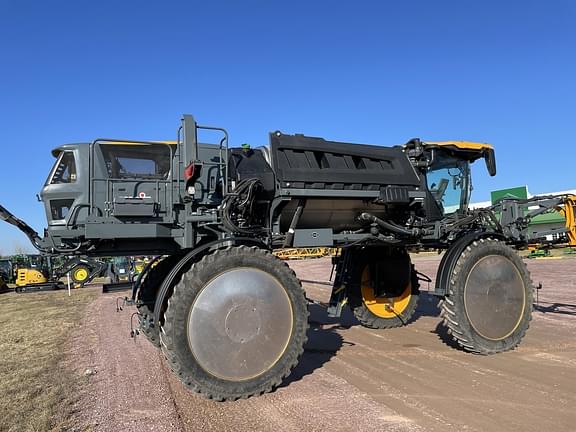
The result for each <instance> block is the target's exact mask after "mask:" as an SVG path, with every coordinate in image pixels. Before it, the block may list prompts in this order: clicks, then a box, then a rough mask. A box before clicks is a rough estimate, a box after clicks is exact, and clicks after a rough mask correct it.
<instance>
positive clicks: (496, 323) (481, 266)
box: [464, 255, 526, 340]
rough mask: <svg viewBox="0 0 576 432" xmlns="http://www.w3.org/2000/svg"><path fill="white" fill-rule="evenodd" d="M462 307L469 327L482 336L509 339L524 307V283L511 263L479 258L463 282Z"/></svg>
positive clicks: (491, 256) (497, 257)
mask: <svg viewBox="0 0 576 432" xmlns="http://www.w3.org/2000/svg"><path fill="white" fill-rule="evenodd" d="M464 305H465V309H466V314H467V316H468V319H469V320H470V324H471V325H472V327H473V328H474V330H476V331H477V332H478V333H479V334H480V335H481V336H482V337H484V338H486V339H490V340H502V339H505V338H507V337H508V336H510V335H511V334H512V333H513V332H514V331H515V330H516V329H517V328H518V325H519V324H520V322H521V321H522V317H523V315H524V311H525V307H526V293H525V286H524V280H523V279H522V276H521V274H520V272H519V270H518V269H517V268H516V266H515V265H514V263H513V262H512V261H510V260H509V259H508V258H506V257H505V256H501V255H489V256H486V257H483V258H481V259H480V260H479V261H478V262H477V263H476V264H475V265H474V267H472V269H471V270H470V273H469V274H468V277H467V279H466V284H465V287H464Z"/></svg>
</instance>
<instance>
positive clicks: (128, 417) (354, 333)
mask: <svg viewBox="0 0 576 432" xmlns="http://www.w3.org/2000/svg"><path fill="white" fill-rule="evenodd" d="M438 262H439V259H438V257H435V256H432V257H421V258H417V259H416V260H415V264H416V267H417V269H418V270H419V271H421V272H423V273H426V274H428V275H430V276H434V274H435V271H436V267H437V265H438ZM291 266H292V267H293V268H294V269H295V270H296V272H297V273H298V275H299V277H300V278H301V279H302V280H304V281H306V282H304V286H305V288H306V290H307V293H308V296H309V297H311V298H314V299H317V300H320V301H327V300H328V297H329V294H330V287H329V286H327V285H326V284H325V282H326V281H327V280H328V278H329V274H330V268H331V267H330V262H329V260H327V259H317V260H311V261H296V262H291ZM528 266H529V269H530V271H531V273H532V279H533V280H534V282H535V283H536V284H538V283H540V282H541V283H542V284H543V289H542V290H540V292H539V305H538V306H537V310H536V312H535V313H534V319H533V321H532V324H531V328H530V330H529V332H528V335H527V336H526V338H525V339H524V341H523V343H522V344H521V346H520V347H519V348H517V349H516V350H515V351H513V352H508V353H504V354H499V355H495V356H488V357H484V356H476V355H471V354H467V353H464V352H461V351H458V350H456V349H453V348H451V347H450V346H448V345H447V344H446V340H445V337H444V333H443V332H442V329H441V328H440V327H438V324H439V322H440V319H439V317H438V307H437V301H436V299H435V298H433V297H432V296H429V295H427V294H426V293H424V294H423V295H422V300H421V304H420V307H419V308H418V312H417V315H418V318H417V320H416V321H415V322H413V323H411V324H410V325H408V326H407V327H404V328H399V329H393V330H384V331H378V330H369V329H365V328H363V327H360V326H359V325H357V322H356V321H355V320H354V318H353V317H352V316H351V314H350V313H349V312H347V313H345V314H344V316H343V317H342V319H340V320H334V319H331V318H328V317H327V316H326V313H325V311H324V310H323V309H322V308H320V307H319V306H311V308H310V311H311V317H310V326H311V327H310V331H309V339H310V340H309V342H308V343H307V345H306V351H305V354H304V357H303V359H302V361H301V363H300V364H299V366H298V367H297V368H296V369H295V371H294V372H293V374H292V375H291V376H290V377H289V378H288V380H287V382H285V383H284V385H283V386H282V387H280V388H279V389H278V390H277V391H275V392H273V393H271V394H267V395H264V396H261V397H257V398H251V399H248V400H243V401H237V402H226V403H215V402H211V401H208V400H205V399H203V398H201V397H197V396H196V395H194V394H191V393H190V392H188V391H187V390H186V389H185V388H184V387H183V386H182V385H181V384H180V383H179V382H178V381H177V379H176V378H175V377H174V376H172V374H171V373H169V372H168V371H167V369H166V367H165V365H164V362H163V361H162V359H161V355H160V353H159V352H158V351H157V350H156V349H155V348H153V347H152V346H151V345H150V344H149V343H148V342H147V341H146V340H145V338H144V337H143V336H140V337H138V338H136V339H135V340H134V339H131V338H130V336H129V331H130V315H131V313H132V312H134V311H133V308H126V309H125V310H124V311H123V312H120V313H116V309H115V299H116V297H117V296H118V295H102V296H101V297H100V298H99V299H98V300H97V301H96V302H95V304H94V307H92V308H90V309H89V314H88V316H87V317H86V320H85V323H84V326H83V332H82V333H81V334H80V335H77V336H76V338H75V342H74V343H75V346H76V348H75V353H76V356H77V357H78V358H81V360H79V361H77V364H78V365H79V367H81V368H84V369H88V368H94V369H95V370H96V372H97V373H96V374H95V375H93V376H90V377H88V378H87V379H88V380H89V385H88V387H87V391H86V394H85V395H84V398H83V402H82V411H81V416H82V418H83V419H84V420H85V421H84V422H85V423H86V424H87V425H90V427H91V428H92V429H93V430H96V431H164V430H170V431H179V430H185V431H253V430H258V431H278V430H282V431H298V430H307V431H316V430H317V431H320V430H336V431H348V430H354V431H365V430H366V431H367V430H370V431H374V430H386V431H442V432H446V431H478V432H480V431H526V432H529V431H534V432H536V431H538V432H540V431H542V430H543V429H545V428H546V429H550V430H554V431H555V432H559V431H574V430H576V411H574V406H576V392H575V390H574V389H576V341H575V340H574V335H575V334H576V259H573V258H566V259H562V260H534V261H529V262H528ZM422 288H423V289H426V288H427V287H426V286H424V287H422Z"/></svg>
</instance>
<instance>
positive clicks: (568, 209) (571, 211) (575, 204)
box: [558, 195, 576, 246]
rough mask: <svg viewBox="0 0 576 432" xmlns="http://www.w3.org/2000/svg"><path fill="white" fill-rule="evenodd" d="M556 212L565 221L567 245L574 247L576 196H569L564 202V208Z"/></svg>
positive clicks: (575, 240)
mask: <svg viewBox="0 0 576 432" xmlns="http://www.w3.org/2000/svg"><path fill="white" fill-rule="evenodd" d="M558 211H559V212H560V213H561V214H562V215H563V216H564V219H566V229H567V230H568V232H567V236H568V244H569V245H570V246H576V195H569V196H568V197H567V198H566V199H565V200H564V207H561V208H559V209H558Z"/></svg>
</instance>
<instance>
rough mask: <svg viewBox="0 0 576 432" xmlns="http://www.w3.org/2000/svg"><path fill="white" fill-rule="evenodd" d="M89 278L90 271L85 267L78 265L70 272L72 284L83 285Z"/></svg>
mask: <svg viewBox="0 0 576 432" xmlns="http://www.w3.org/2000/svg"><path fill="white" fill-rule="evenodd" d="M89 277H90V269H89V268H88V267H87V266H85V265H82V264H81V265H78V266H76V267H74V270H72V273H71V278H72V281H73V282H74V283H77V284H83V283H85V282H86V281H87V280H88V278H89Z"/></svg>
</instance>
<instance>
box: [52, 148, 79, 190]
mask: <svg viewBox="0 0 576 432" xmlns="http://www.w3.org/2000/svg"><path fill="white" fill-rule="evenodd" d="M75 181H76V163H75V161H74V154H73V153H72V152H63V153H61V154H60V157H59V158H58V160H57V161H56V166H55V169H54V172H53V174H52V177H51V179H50V182H49V183H50V184H62V183H74V182H75Z"/></svg>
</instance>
